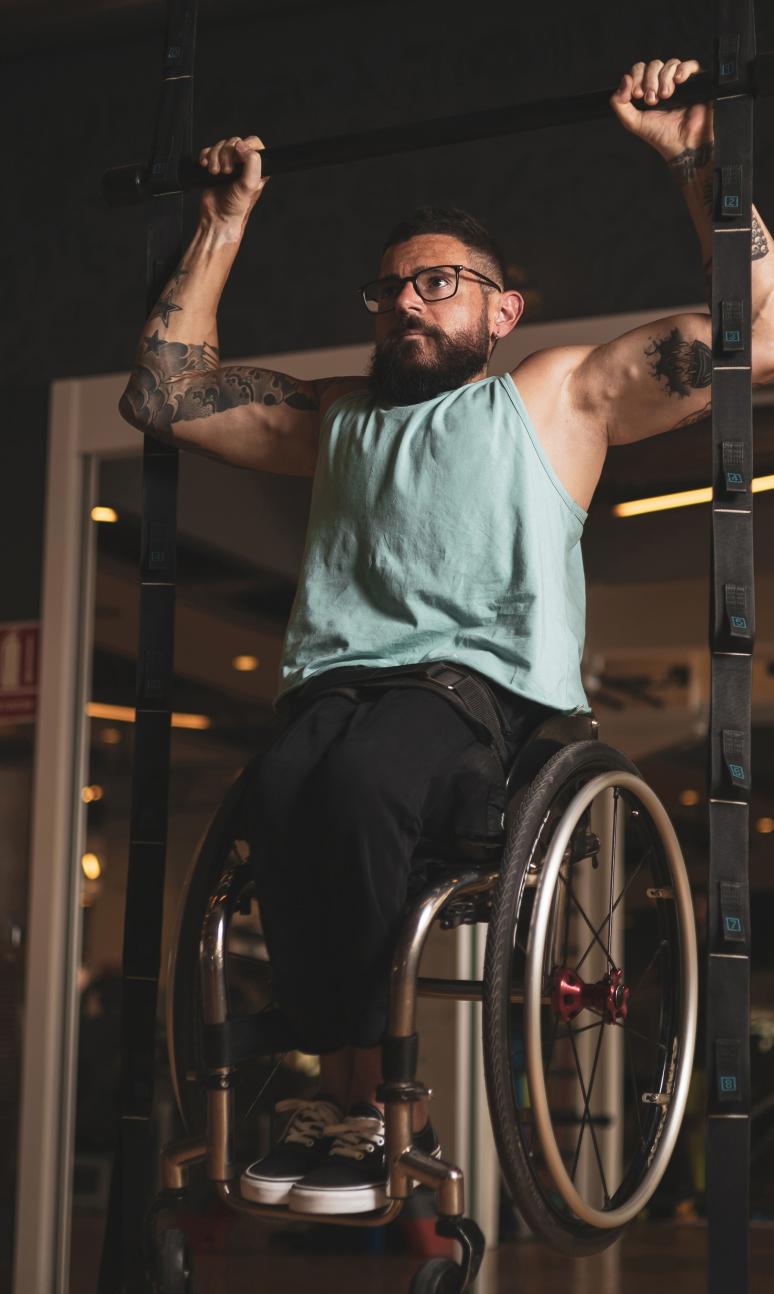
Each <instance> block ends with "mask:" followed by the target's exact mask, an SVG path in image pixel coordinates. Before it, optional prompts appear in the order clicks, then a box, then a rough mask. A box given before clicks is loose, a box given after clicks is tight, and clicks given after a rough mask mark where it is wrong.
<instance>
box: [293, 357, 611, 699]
mask: <svg viewBox="0 0 774 1294" xmlns="http://www.w3.org/2000/svg"><path fill="white" fill-rule="evenodd" d="M585 519H586V513H585V512H584V510H583V508H581V507H579V505H578V504H577V503H576V502H575V501H574V500H573V499H572V498H571V497H570V495H569V494H568V493H567V491H566V490H565V489H564V487H563V486H562V484H561V483H560V481H559V480H558V478H557V476H556V473H555V472H554V470H553V468H552V467H551V464H550V463H549V461H548V459H547V457H546V454H545V452H544V450H543V448H542V446H541V444H540V441H539V440H538V437H537V434H536V432H535V429H534V427H533V426H532V423H531V421H530V418H529V415H528V413H527V411H526V409H525V407H524V404H523V402H522V399H521V397H520V395H519V392H518V390H517V389H516V385H515V383H514V382H513V379H512V378H511V377H510V376H506V377H490V378H485V379H484V380H482V381H479V382H473V383H470V384H468V385H467V386H462V387H459V388H458V389H457V390H455V391H447V392H444V394H442V395H439V396H437V397H436V398H435V399H434V400H427V401H425V402H423V403H421V404H413V405H403V406H396V405H391V406H386V407H384V406H378V405H375V404H374V402H373V400H372V398H371V396H370V394H369V393H368V392H367V391H358V392H355V393H353V394H350V395H346V396H343V397H342V398H341V399H339V400H336V401H335V402H334V403H333V404H332V405H331V407H330V409H329V410H328V412H327V413H326V415H325V418H324V419H323V425H322V428H321V436H320V450H319V459H318V464H317V470H316V473H315V478H314V484H313V488H312V501H311V511H310V516H309V529H308V532H307V538H306V547H305V551H304V558H303V565H302V570H301V576H300V580H299V585H298V590H297V593H296V597H295V601H294V604H293V609H292V611H291V615H290V621H289V623H288V628H287V633H286V635H285V642H284V646H283V653H282V663H281V674H280V677H281V685H280V695H282V694H284V693H285V692H287V691H289V690H290V689H291V688H294V687H297V686H298V685H299V684H300V683H302V682H304V681H305V680H306V679H308V678H311V677H312V676H313V675H317V674H319V673H321V672H322V671H323V670H328V669H334V668H338V667H341V666H343V665H366V666H369V667H371V668H379V667H383V666H384V667H386V666H395V665H409V664H417V663H419V662H422V661H435V660H448V661H458V662H460V663H461V664H462V665H467V666H470V667H471V668H473V669H476V670H478V671H479V673H481V674H483V675H485V676H486V677H488V678H490V679H492V680H493V681H494V682H495V683H499V684H501V685H502V686H503V687H505V688H508V689H509V690H510V691H511V692H514V693H516V694H517V695H519V696H523V697H528V698H530V699H531V700H533V701H538V702H541V703H542V704H544V705H548V706H552V707H554V708H555V709H557V710H562V711H565V712H569V711H571V710H575V709H577V708H581V709H584V710H587V709H588V708H589V706H588V701H587V699H586V696H585V694H584V691H583V685H582V683H581V674H580V661H581V654H582V651H583V638H584V632H585V618H586V593H585V582H584V574H583V559H582V556H581V547H580V541H581V535H582V533H583V523H584V521H585Z"/></svg>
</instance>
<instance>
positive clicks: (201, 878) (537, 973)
mask: <svg viewBox="0 0 774 1294" xmlns="http://www.w3.org/2000/svg"><path fill="white" fill-rule="evenodd" d="M249 768H250V766H249V765H248V769H246V770H245V771H244V772H243V773H242V774H241V775H240V777H239V778H238V779H237V781H236V782H235V783H234V785H233V786H232V788H231V790H230V792H229V794H228V795H227V797H226V799H225V801H224V802H223V804H222V805H221V806H220V808H219V810H218V811H217V813H216V814H215V817H214V819H213V821H212V824H211V826H210V828H209V830H208V832H207V833H206V836H205V838H204V840H203V842H202V844H201V846H200V849H199V851H198V854H197V856H196V857H195V859H194V862H193V864H192V866H191V869H190V873H189V877H188V881H187V887H186V891H185V896H184V900H183V903H182V904H181V907H180V910H179V915H178V923H177V930H176V934H175V938H174V941H173V947H172V952H171V959H170V976H169V984H168V994H167V1017H168V1018H167V1045H168V1049H169V1060H170V1070H171V1076H172V1082H173V1087H174V1091H175V1097H176V1100H177V1105H178V1109H179V1112H180V1116H181V1119H182V1122H183V1125H184V1127H185V1130H186V1133H187V1134H188V1135H187V1136H186V1138H185V1139H184V1140H181V1141H177V1142H174V1143H172V1144H170V1145H167V1146H166V1147H165V1148H164V1150H163V1152H162V1155H161V1190H160V1193H159V1195H158V1197H157V1199H156V1200H155V1202H154V1204H153V1205H152V1207H151V1210H150V1213H149V1221H148V1247H149V1251H150V1261H151V1263H152V1271H153V1274H154V1280H155V1288H156V1290H157V1291H158V1294H191V1291H192V1273H191V1257H190V1252H189V1246H188V1244H187V1241H186V1237H185V1234H184V1232H183V1231H182V1230H181V1229H179V1228H178V1227H175V1226H174V1225H167V1226H164V1227H162V1225H161V1222H162V1219H163V1218H164V1217H165V1215H167V1214H169V1212H170V1211H171V1212H172V1213H173V1214H174V1211H175V1209H176V1208H178V1207H179V1206H180V1204H181V1202H182V1201H183V1200H184V1198H185V1192H186V1188H187V1186H188V1181H189V1170H190V1168H191V1167H192V1166H193V1165H194V1164H200V1163H202V1162H203V1163H205V1164H206V1173H207V1177H208V1178H209V1181H210V1182H211V1183H212V1186H213V1187H214V1189H215V1192H216V1193H217V1195H218V1197H219V1198H220V1200H221V1201H222V1202H223V1203H224V1204H226V1205H228V1206H229V1207H230V1208H232V1209H235V1210H237V1211H239V1212H240V1213H244V1214H249V1215H252V1216H260V1217H264V1218H266V1217H271V1218H274V1219H281V1218H283V1217H284V1218H285V1219H287V1220H289V1221H290V1220H297V1219H298V1215H296V1214H292V1213H290V1212H289V1211H288V1210H287V1208H286V1207H284V1206H276V1205H275V1206H270V1205H261V1204H256V1203H253V1202H251V1201H249V1200H247V1199H245V1198H243V1197H242V1196H241V1194H240V1171H241V1165H239V1164H238V1163H237V1153H236V1133H237V1128H238V1126H239V1125H240V1122H241V1121H242V1120H243V1119H245V1118H246V1117H247V1116H248V1114H249V1110H250V1108H251V1105H253V1106H254V1105H255V1102H256V1100H258V1099H259V1097H260V1095H261V1093H262V1090H263V1087H264V1086H265V1084H266V1071H267V1067H270V1063H271V1062H270V1061H267V1059H266V1058H267V1057H270V1058H276V1057H277V1056H278V1055H281V1054H282V1053H283V1051H285V1050H287V1047H288V1039H287V1029H286V1027H284V1022H283V1018H282V1017H281V1015H280V1014H279V1012H278V1011H277V1010H276V1008H273V1007H272V1005H271V988H270V981H269V967H268V963H267V961H266V956H265V948H262V947H261V938H260V933H256V924H255V919H254V916H251V912H252V911H253V908H254V901H253V900H252V878H251V869H250V866H249V862H248V861H247V847H246V845H245V844H244V843H243V837H242V835H241V834H240V831H241V827H240V819H241V806H242V802H243V800H244V795H245V786H246V784H247V774H248V770H249ZM417 857H418V858H420V857H421V860H422V867H423V871H422V875H423V878H424V888H423V889H422V890H421V892H420V893H419V894H418V896H417V897H416V898H415V899H414V900H413V903H412V905H411V906H410V908H409V909H408V910H407V914H406V918H405V923H404V926H403V929H402V932H401V934H400V937H399V939H398V942H397V946H396V949H395V953H394V959H393V963H392V970H391V983H390V1008H389V1023H388V1033H387V1036H386V1038H385V1040H384V1047H383V1052H384V1066H383V1073H384V1084H383V1089H382V1091H381V1093H380V1096H381V1097H382V1099H383V1100H384V1102H385V1117H386V1138H387V1148H388V1160H389V1164H390V1176H389V1187H388V1203H387V1205H386V1207H385V1208H383V1209H381V1210H379V1211H377V1212H375V1213H372V1214H359V1215H357V1216H351V1217H349V1216H333V1217H331V1216H325V1217H324V1218H319V1219H317V1220H318V1221H323V1222H325V1223H326V1224H332V1225H336V1224H338V1225H342V1224H344V1225H348V1226H358V1227H363V1226H365V1227H376V1226H382V1225H384V1224H385V1223H387V1222H390V1221H392V1220H393V1219H394V1218H395V1217H397V1215H398V1214H399V1212H400V1210H401V1208H402V1206H403V1204H404V1202H405V1201H406V1199H407V1198H408V1197H409V1196H410V1195H411V1193H412V1191H413V1189H414V1185H415V1184H416V1183H419V1184H421V1185H423V1186H425V1187H429V1188H430V1189H431V1190H432V1191H433V1192H435V1198H436V1206H437V1213H438V1220H437V1224H436V1228H437V1231H438V1233H439V1234H440V1235H443V1236H446V1237H453V1238H455V1239H456V1240H457V1241H459V1243H460V1246H461V1254H462V1257H461V1260H460V1261H459V1262H457V1261H455V1260H453V1259H451V1258H432V1259H430V1260H429V1261H427V1262H425V1263H424V1264H423V1266H422V1267H420V1268H419V1270H418V1271H417V1272H416V1274H415V1276H414V1279H413V1282H412V1284H411V1294H455V1292H456V1291H462V1290H466V1289H468V1288H469V1287H470V1286H471V1285H472V1283H473V1282H474V1280H475V1278H476V1274H477V1271H478V1268H479V1266H480V1263H481V1259H482V1256H483V1250H484V1237H483V1235H482V1233H481V1231H480V1229H479V1227H478V1226H477V1224H476V1223H475V1222H474V1221H473V1220H472V1219H471V1218H467V1217H466V1216H465V1204H464V1183H463V1175H462V1172H461V1171H460V1169H459V1168H457V1167H456V1166H455V1165H454V1164H452V1163H450V1162H448V1161H446V1160H444V1159H434V1158H431V1157H430V1156H428V1155H426V1154H424V1153H423V1152H422V1151H420V1150H419V1149H418V1148H417V1147H415V1146H413V1144H412V1120H411V1111H412V1102H414V1101H416V1100H418V1099H422V1098H426V1097H427V1096H428V1095H429V1093H428V1091H427V1089H426V1088H425V1087H424V1086H423V1085H422V1083H421V1082H420V1081H419V1080H418V1078H417V1073H416V1070H417V1054H418V1039H417V1033H416V1007H417V999H418V997H419V996H422V995H426V996H431V997H436V998H452V999H456V1000H465V1001H480V1002H482V1004H483V1051H484V1068H485V1076H486V1089H487V1098H488V1105H489V1111H490V1117H491V1122H492V1128H493V1133H494V1139H495V1143H496V1146H497V1151H498V1156H499V1161H500V1168H501V1172H502V1177H503V1179H504V1182H505V1185H506V1187H507V1190H508V1193H509V1195H510V1198H511V1201H512V1203H513V1206H514V1208H515V1209H516V1210H517V1211H518V1213H519V1214H520V1215H521V1217H522V1218H523V1220H524V1221H525V1222H526V1224H527V1226H528V1227H529V1228H530V1229H531V1231H532V1232H533V1233H534V1235H535V1236H536V1238H537V1239H538V1240H540V1241H543V1242H545V1243H547V1244H549V1245H551V1246H553V1247H555V1248H558V1249H559V1250H562V1251H564V1252H566V1253H569V1254H572V1255H584V1254H592V1253H595V1252H598V1251H599V1250H602V1249H604V1248H606V1247H607V1246H608V1245H610V1244H611V1243H613V1241H615V1240H616V1239H617V1238H618V1236H619V1235H620V1234H621V1232H622V1230H623V1228H625V1226H626V1225H627V1223H629V1222H631V1221H632V1219H634V1218H635V1217H636V1216H637V1215H638V1214H639V1213H640V1212H641V1211H642V1210H643V1209H644V1208H645V1206H646V1205H647V1203H648V1200H649V1199H650V1197H651V1196H652V1194H653V1192H654V1191H655V1189H656V1187H657V1185H658V1183H659V1181H660V1179H661V1177H662V1175H663V1173H664V1171H665V1169H666V1166H667V1163H668V1161H669V1158H670V1155H671V1153H672V1150H673V1148H674V1145H675V1141H676V1138H677V1135H678V1131H679V1128H680V1123H681V1120H682V1117H683V1113H684V1110H685V1105H686V1100H687V1096H688V1086H689V1081H690V1077H691V1067H692V1062H693V1052H694V1041H695V1032H696V1014H697V999H698V970H697V954H696V934H695V925H694V917H693V908H692V903H691V895H690V887H689V882H688V876H687V873H686V869H685V864H684V861H683V857H682V853H681V850H680V846H679V843H678V841H677V837H676V835H675V832H674V829H673V827H672V825H671V823H670V820H669V818H668V816H667V813H666V811H665V809H664V807H663V805H662V804H661V802H660V800H659V799H658V797H657V796H656V795H655V794H654V792H653V791H652V790H651V789H650V788H649V787H648V786H647V785H646V783H645V782H644V781H643V780H642V778H641V777H640V775H639V773H638V771H637V768H636V767H635V765H634V764H633V763H631V761H630V760H629V759H627V758H626V757H625V756H624V755H623V754H622V753H621V752H619V751H617V750H615V749H614V748H613V747H611V746H607V745H605V744H603V743H602V742H601V741H600V740H599V738H598V725H597V721H596V719H595V718H594V716H593V715H591V714H589V713H586V712H580V711H578V712H575V713H574V714H571V715H562V714H559V713H557V714H555V715H552V716H550V717H549V718H548V719H546V720H545V721H544V722H542V723H541V724H539V726H538V727H537V728H536V729H535V730H533V732H532V734H531V736H530V737H529V739H528V740H527V742H526V744H525V745H524V746H523V747H522V749H521V750H520V752H519V754H518V756H517V757H516V759H515V762H514V763H513V766H512V768H511V769H510V772H509V775H508V778H507V782H506V812H505V814H504V820H503V831H502V838H501V839H500V840H495V841H493V840H492V839H491V838H490V839H488V840H486V841H482V840H459V841H458V842H457V845H456V847H455V849H454V851H453V856H450V854H449V852H448V848H447V850H446V852H441V851H440V850H439V849H438V847H437V846H436V845H434V843H433V842H432V841H423V842H422V844H421V847H420V850H418V853H417ZM435 922H440V924H441V925H442V927H444V928H446V929H449V928H453V927H455V926H457V925H459V924H460V923H475V922H483V923H486V924H487V925H488V933H487V943H486V955H485V964H484V972H483V979H482V980H459V979H452V980H445V979H437V978H434V979H430V978H426V977H425V978H423V977H422V976H421V975H420V973H419V972H420V961H421V957H422V951H423V947H424V945H425V941H426V939H427V936H428V933H429V931H430V930H431V928H432V927H433V924H434V923H435ZM246 982H247V983H248V984H249V989H250V991H249V992H248V993H245V983H246ZM245 1004H247V1006H248V1007H249V1006H252V1007H253V1008H255V1006H256V1004H257V1005H258V1008H259V1009H257V1010H255V1009H253V1010H247V1011H245V1010H244V1007H245ZM240 1007H241V1008H242V1009H241V1010H240ZM291 1045H292V1044H291ZM270 1072H271V1071H270ZM238 1080H239V1081H238ZM256 1089H257V1096H256ZM611 1093H612V1096H611ZM252 1157H253V1158H254V1157H255V1153H254V1147H253V1156H252Z"/></svg>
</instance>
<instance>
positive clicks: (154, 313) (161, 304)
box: [148, 292, 183, 328]
mask: <svg viewBox="0 0 774 1294" xmlns="http://www.w3.org/2000/svg"><path fill="white" fill-rule="evenodd" d="M182 308H183V307H182V306H176V305H175V302H174V299H173V296H172V293H171V292H169V293H168V294H167V296H165V297H161V298H160V299H159V300H158V301H157V302H156V304H155V306H154V307H153V309H152V310H151V312H150V319H160V320H161V322H162V323H163V325H164V327H165V328H166V327H167V326H168V324H169V316H170V315H171V314H172V312H173V311H174V310H182ZM150 319H149V320H148V322H150Z"/></svg>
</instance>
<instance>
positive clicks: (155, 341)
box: [145, 328, 164, 355]
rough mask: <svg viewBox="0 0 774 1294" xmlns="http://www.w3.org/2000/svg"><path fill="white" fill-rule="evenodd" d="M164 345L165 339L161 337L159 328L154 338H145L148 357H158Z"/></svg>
mask: <svg viewBox="0 0 774 1294" xmlns="http://www.w3.org/2000/svg"><path fill="white" fill-rule="evenodd" d="M163 345H164V341H163V338H161V337H159V330H158V328H157V329H156V331H155V333H154V334H153V336H152V337H146V338H145V353H146V355H148V354H150V355H158V353H159V351H160V350H161V348H162V346H163Z"/></svg>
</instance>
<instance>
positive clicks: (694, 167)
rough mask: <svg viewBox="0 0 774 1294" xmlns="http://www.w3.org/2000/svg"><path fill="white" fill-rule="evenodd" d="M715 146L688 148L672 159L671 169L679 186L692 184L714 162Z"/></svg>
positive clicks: (703, 145) (670, 162)
mask: <svg viewBox="0 0 774 1294" xmlns="http://www.w3.org/2000/svg"><path fill="white" fill-rule="evenodd" d="M712 153H713V146H712V144H710V143H705V144H699V147H698V148H686V149H684V150H683V152H682V153H678V154H677V157H672V158H670V161H669V169H670V171H671V172H672V174H673V175H674V177H675V179H676V180H677V182H678V184H681V185H684V184H690V182H691V180H695V178H696V176H697V174H698V172H699V171H703V170H704V167H705V166H708V165H709V163H710V162H711V161H712Z"/></svg>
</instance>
